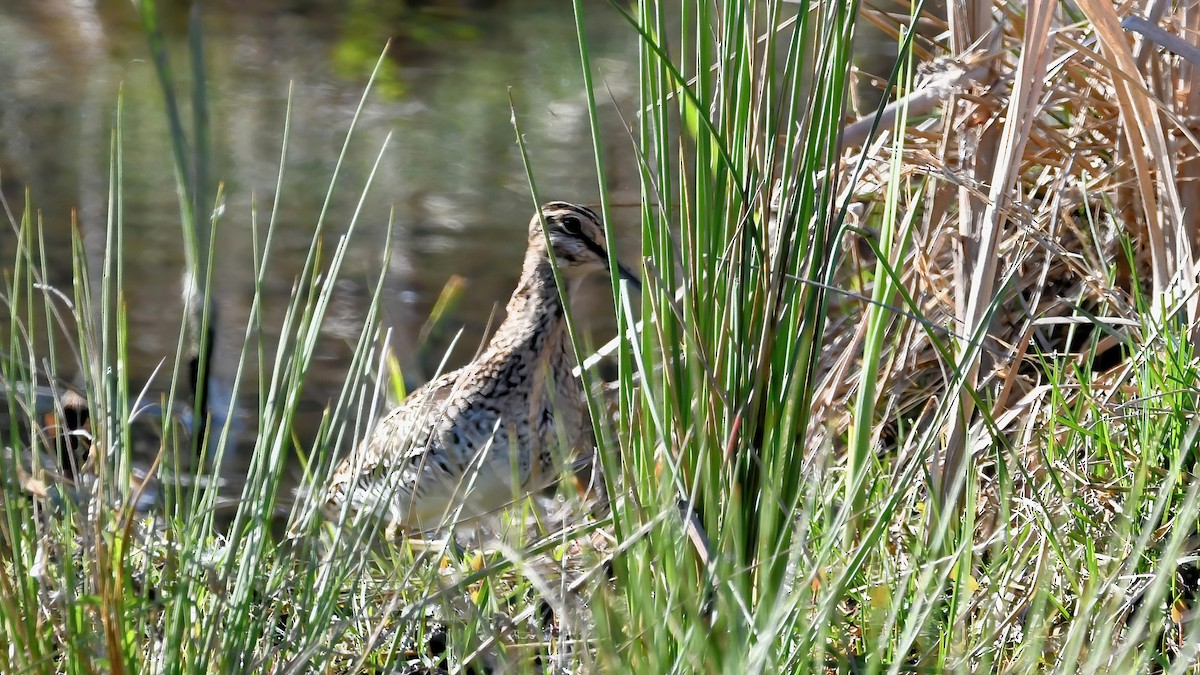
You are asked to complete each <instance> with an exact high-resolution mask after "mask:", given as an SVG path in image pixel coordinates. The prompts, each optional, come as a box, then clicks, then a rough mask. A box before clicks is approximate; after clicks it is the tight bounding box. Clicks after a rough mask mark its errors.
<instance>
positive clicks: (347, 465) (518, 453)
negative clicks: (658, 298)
mask: <svg viewBox="0 0 1200 675" xmlns="http://www.w3.org/2000/svg"><path fill="white" fill-rule="evenodd" d="M543 224H544V225H543ZM543 227H544V230H543ZM527 244H528V245H527V248H526V251H525V260H524V265H523V267H522V270H521V277H520V281H519V282H518V283H517V288H516V290H515V291H514V292H513V294H512V297H511V298H510V299H509V301H508V304H507V307H506V316H505V319H504V321H503V322H502V323H501V324H500V327H499V328H498V329H497V330H496V332H495V334H494V335H493V336H492V338H491V340H490V341H489V342H488V344H487V346H486V348H485V349H484V350H483V351H482V352H481V353H480V354H479V356H478V357H477V358H476V359H475V360H474V361H472V362H471V363H469V364H467V365H466V366H463V367H462V368H459V369H458V370H454V371H452V372H449V373H446V374H443V375H441V376H440V377H437V378H435V379H434V380H432V381H430V382H429V383H427V384H425V385H424V386H422V387H420V388H419V389H417V390H416V391H414V392H413V393H412V394H410V395H409V396H408V397H407V398H406V399H405V400H404V401H403V402H402V403H401V404H400V405H399V406H398V407H396V408H395V409H393V410H391V411H390V412H389V413H387V414H386V415H384V416H383V417H381V418H380V420H379V421H378V422H377V423H376V425H375V427H374V428H373V430H372V431H371V432H370V434H369V435H368V436H367V438H366V440H365V441H364V442H362V443H360V444H359V445H358V446H357V447H356V448H355V449H354V450H353V451H352V452H351V453H350V454H349V456H347V457H346V458H345V459H343V460H342V461H341V463H340V464H339V465H338V467H337V468H336V469H335V471H334V473H333V475H332V478H331V481H330V484H329V487H328V489H327V500H326V503H327V506H329V507H333V508H343V507H348V509H349V510H351V511H355V512H362V511H368V510H370V511H373V512H374V513H377V514H380V515H382V516H383V517H384V519H385V520H386V521H388V523H389V526H390V527H398V528H399V529H400V530H401V531H403V532H405V533H409V534H426V533H431V532H441V531H444V528H446V527H447V526H448V524H449V523H451V522H456V523H470V522H474V521H476V520H477V519H479V518H480V517H482V516H485V515H488V514H492V513H495V512H498V511H501V510H502V509H503V508H504V507H505V506H507V505H509V504H512V503H513V501H514V499H517V498H520V497H522V496H525V495H529V494H534V493H538V492H541V491H544V490H546V489H548V488H550V487H552V486H553V485H554V484H555V482H556V480H557V479H558V477H559V475H560V473H559V472H560V471H561V470H563V469H564V468H565V464H564V463H563V462H562V461H561V460H562V458H564V457H565V453H564V451H567V452H570V451H575V452H579V453H586V454H589V455H590V451H591V450H592V448H591V444H592V442H593V441H592V437H593V435H592V429H591V422H590V417H589V413H588V408H587V401H586V399H585V397H584V391H583V384H582V382H581V381H580V379H579V377H578V376H577V375H576V373H575V372H573V371H574V370H575V368H576V357H575V351H574V347H573V346H572V343H571V339H570V335H569V334H568V329H567V323H566V320H565V315H564V308H563V304H562V301H561V300H560V296H559V289H558V282H557V280H556V278H555V275H554V267H553V266H552V262H551V258H552V257H553V260H554V262H556V263H557V267H558V271H559V277H560V278H561V280H562V282H563V283H564V284H566V286H567V290H568V296H569V295H570V294H571V293H572V292H573V291H574V290H575V289H577V288H578V287H579V285H580V283H579V282H580V281H582V280H583V279H584V278H585V277H586V276H587V275H589V274H592V273H595V272H601V271H608V270H610V269H611V268H612V267H615V269H616V271H617V273H618V274H619V276H620V277H621V278H623V279H625V280H627V281H628V282H629V283H630V284H631V286H632V287H634V288H637V289H638V290H639V291H640V281H639V280H638V278H637V276H636V275H635V274H633V273H632V272H631V271H629V269H627V268H626V267H625V266H623V265H621V264H620V262H619V261H617V260H616V259H615V257H614V256H612V255H611V254H610V251H609V247H608V245H607V242H606V239H605V234H604V227H603V224H602V222H601V219H600V217H599V216H598V215H596V213H595V212H594V211H592V210H591V209H590V208H588V207H586V206H581V205H579V204H573V203H569V202H563V201H552V202H548V203H546V204H543V205H542V206H541V207H540V209H539V213H536V214H534V216H533V218H532V219H531V220H530V221H529V227H528V242H527ZM610 266H611V267H610ZM585 446H586V447H585Z"/></svg>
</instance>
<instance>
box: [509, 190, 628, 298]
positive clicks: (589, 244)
mask: <svg viewBox="0 0 1200 675" xmlns="http://www.w3.org/2000/svg"><path fill="white" fill-rule="evenodd" d="M541 211H542V218H544V219H545V223H546V233H547V234H548V235H549V239H550V247H551V249H552V251H553V254H554V260H555V262H557V263H558V269H559V272H560V273H562V275H563V276H566V277H573V278H580V277H583V276H585V275H587V274H589V273H591V272H600V271H607V270H608V267H609V265H610V264H611V265H616V266H617V273H618V274H619V275H620V276H621V278H622V279H625V280H627V281H629V283H630V284H632V285H633V286H634V287H635V288H638V289H640V288H641V281H640V280H639V279H638V278H637V276H636V275H635V274H633V272H631V271H629V269H627V268H626V267H625V266H624V265H622V264H621V263H620V262H619V261H617V260H616V259H614V258H612V257H611V256H610V255H609V251H608V242H607V241H606V240H605V238H604V225H603V224H602V223H601V222H600V216H598V215H596V212H595V211H593V210H591V209H589V208H588V207H586V206H580V205H579V204H571V203H569V202H547V203H545V204H543V205H542V208H541ZM542 218H538V216H536V215H535V216H534V217H533V220H532V221H530V223H529V242H530V245H532V246H538V245H539V243H540V244H542V245H543V246H544V242H545V240H544V239H543V237H542Z"/></svg>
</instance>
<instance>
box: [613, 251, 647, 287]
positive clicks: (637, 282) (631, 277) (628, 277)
mask: <svg viewBox="0 0 1200 675" xmlns="http://www.w3.org/2000/svg"><path fill="white" fill-rule="evenodd" d="M613 264H615V265H616V266H617V275H618V276H620V277H621V278H622V279H624V280H625V281H628V282H629V286H630V288H631V289H632V290H633V292H634V293H635V294H637V295H640V294H641V293H642V280H641V279H639V278H637V275H636V274H634V273H633V272H632V271H630V269H629V268H628V267H626V266H624V265H622V264H621V263H620V262H617V261H616V260H614V261H613Z"/></svg>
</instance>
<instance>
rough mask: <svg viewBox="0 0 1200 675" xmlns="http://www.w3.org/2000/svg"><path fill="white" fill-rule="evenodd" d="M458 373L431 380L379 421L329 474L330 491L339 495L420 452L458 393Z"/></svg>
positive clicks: (427, 443) (426, 444)
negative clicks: (364, 479)
mask: <svg viewBox="0 0 1200 675" xmlns="http://www.w3.org/2000/svg"><path fill="white" fill-rule="evenodd" d="M460 373H461V371H457V370H456V371H453V372H450V373H446V374H444V375H442V376H441V377H438V378H436V379H434V380H431V381H430V382H428V383H426V384H425V385H424V386H422V387H420V388H419V389H417V390H416V391H414V392H413V393H411V394H409V395H408V398H406V399H404V401H403V402H402V403H401V404H400V405H399V406H398V407H397V408H395V409H394V410H392V411H391V412H389V413H388V414H386V415H384V416H383V417H382V418H380V420H379V421H378V422H377V423H376V424H375V428H374V429H372V431H371V434H370V435H369V436H367V439H366V440H365V441H363V442H362V443H361V444H359V445H358V447H356V448H355V449H354V451H353V452H351V453H350V455H349V456H348V457H346V458H345V459H343V460H342V462H341V464H339V465H338V467H337V469H336V470H335V471H334V472H333V478H332V481H331V484H330V489H331V492H332V493H334V494H340V493H343V492H344V491H345V490H346V488H347V487H348V486H350V485H351V484H353V483H354V482H356V481H358V480H359V479H362V478H367V477H374V476H376V475H378V474H381V473H386V472H387V471H388V470H389V469H394V468H397V467H398V466H399V465H401V464H403V463H405V462H407V461H409V460H411V459H413V458H414V457H417V456H419V455H420V454H421V453H423V452H424V451H425V449H426V447H427V446H428V445H429V443H430V441H431V440H432V439H433V433H432V432H433V430H434V429H435V428H436V427H437V426H438V420H439V418H441V417H442V416H443V415H444V413H445V409H446V405H447V402H448V401H449V400H451V399H452V398H453V397H454V395H455V393H456V392H457V391H458V389H457V385H458V383H459V381H460V377H459V375H460Z"/></svg>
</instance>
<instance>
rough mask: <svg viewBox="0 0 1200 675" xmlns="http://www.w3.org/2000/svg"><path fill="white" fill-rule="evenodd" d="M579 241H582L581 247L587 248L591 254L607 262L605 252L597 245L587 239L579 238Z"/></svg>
mask: <svg viewBox="0 0 1200 675" xmlns="http://www.w3.org/2000/svg"><path fill="white" fill-rule="evenodd" d="M579 240H580V241H582V242H583V245H584V246H587V247H588V249H590V250H591V252H592V253H595V254H596V255H597V256H599V257H600V259H601V260H608V252H607V251H605V250H604V249H603V248H602V247H601V246H600V245H599V244H597V243H596V242H594V241H592V240H591V239H589V238H588V237H580V238H579Z"/></svg>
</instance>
